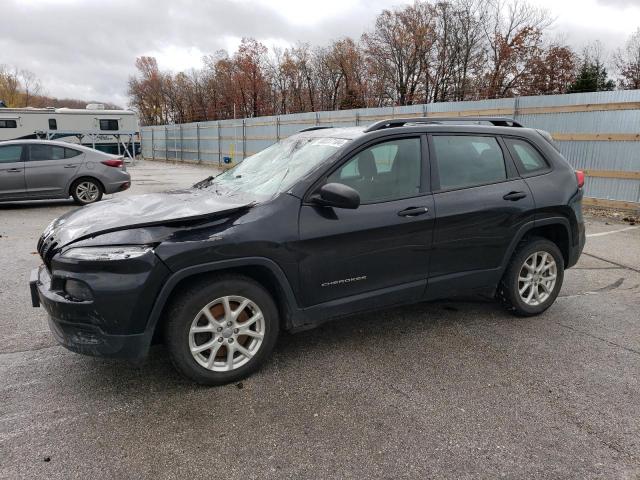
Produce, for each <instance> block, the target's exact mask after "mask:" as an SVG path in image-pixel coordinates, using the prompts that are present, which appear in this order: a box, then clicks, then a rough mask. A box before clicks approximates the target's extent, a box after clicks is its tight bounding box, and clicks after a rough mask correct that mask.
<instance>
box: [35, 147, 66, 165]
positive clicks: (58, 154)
mask: <svg viewBox="0 0 640 480" xmlns="http://www.w3.org/2000/svg"><path fill="white" fill-rule="evenodd" d="M64 150H65V149H64V147H59V146H57V145H29V160H31V161H32V162H36V161H40V160H62V159H63V158H64Z"/></svg>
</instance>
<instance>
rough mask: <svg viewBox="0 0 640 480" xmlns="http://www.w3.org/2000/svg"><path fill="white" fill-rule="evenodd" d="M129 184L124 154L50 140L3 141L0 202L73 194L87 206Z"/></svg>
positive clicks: (76, 199) (0, 150) (0, 157)
mask: <svg viewBox="0 0 640 480" xmlns="http://www.w3.org/2000/svg"><path fill="white" fill-rule="evenodd" d="M130 185H131V177H130V175H129V173H127V171H126V167H125V164H124V159H123V157H121V156H117V155H110V154H107V153H103V152H99V151H98V150H94V149H92V148H88V147H84V146H81V145H75V144H69V143H65V142H56V141H50V140H14V141H10V142H0V202H2V201H15V200H36V199H46V198H69V197H73V199H74V200H75V201H76V203H78V204H80V205H87V204H89V203H94V202H97V201H99V200H100V199H101V198H102V195H103V194H104V193H115V192H120V191H122V190H126V189H127V188H129V186H130Z"/></svg>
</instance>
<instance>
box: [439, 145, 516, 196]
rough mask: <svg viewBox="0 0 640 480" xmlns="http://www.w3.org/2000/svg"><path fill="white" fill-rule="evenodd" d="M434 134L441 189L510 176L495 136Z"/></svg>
mask: <svg viewBox="0 0 640 480" xmlns="http://www.w3.org/2000/svg"><path fill="white" fill-rule="evenodd" d="M432 138H433V147H434V150H435V156H436V159H435V160H436V162H437V165H438V175H439V177H440V189H441V190H450V189H454V188H463V187H472V186H474V185H484V184H487V183H496V182H501V181H504V180H506V179H507V171H506V168H505V163H504V156H503V154H502V149H501V148H500V145H499V144H498V141H497V140H496V139H495V138H494V137H479V136H478V137H476V136H471V135H434V136H433V137H432Z"/></svg>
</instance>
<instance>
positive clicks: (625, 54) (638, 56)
mask: <svg viewBox="0 0 640 480" xmlns="http://www.w3.org/2000/svg"><path fill="white" fill-rule="evenodd" d="M614 62H615V65H616V68H617V70H618V74H619V75H620V79H619V80H618V84H619V86H620V88H623V89H636V88H640V28H638V29H637V30H636V31H635V33H634V34H633V35H631V37H630V38H629V40H628V41H627V44H626V45H625V46H624V48H622V49H619V50H618V51H617V52H616V54H615V55H614Z"/></svg>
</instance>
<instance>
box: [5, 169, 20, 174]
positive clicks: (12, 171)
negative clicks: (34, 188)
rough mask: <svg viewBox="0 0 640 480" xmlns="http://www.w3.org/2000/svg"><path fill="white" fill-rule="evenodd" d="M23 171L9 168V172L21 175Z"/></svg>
mask: <svg viewBox="0 0 640 480" xmlns="http://www.w3.org/2000/svg"><path fill="white" fill-rule="evenodd" d="M21 171H22V169H21V168H8V169H7V172H11V173H20V172H21Z"/></svg>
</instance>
